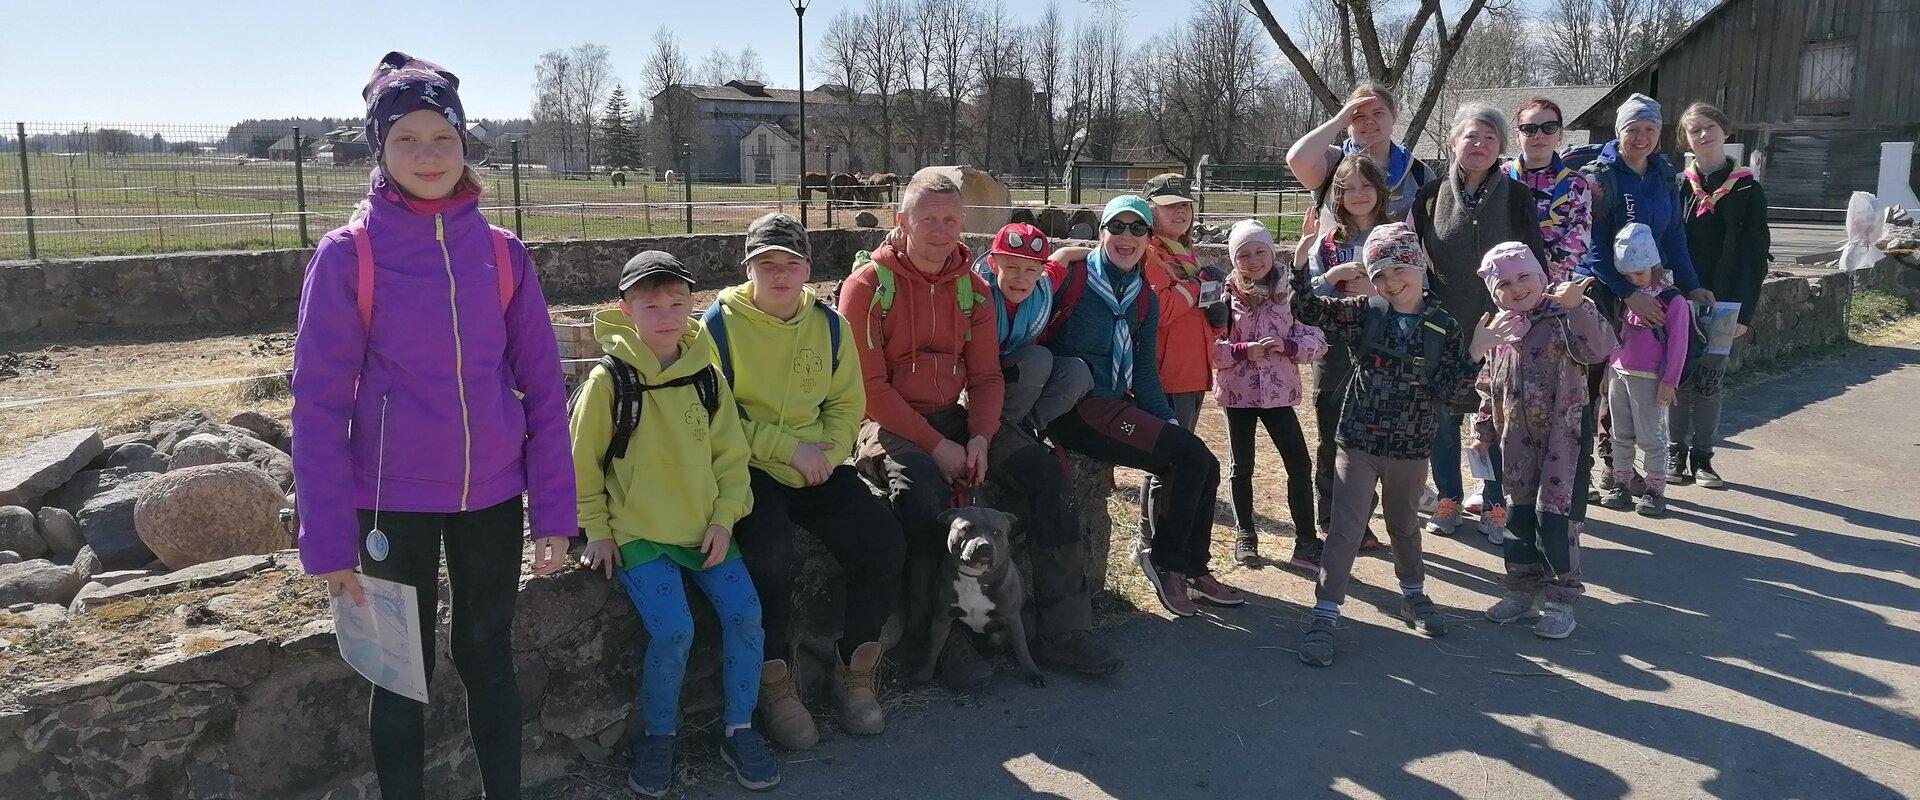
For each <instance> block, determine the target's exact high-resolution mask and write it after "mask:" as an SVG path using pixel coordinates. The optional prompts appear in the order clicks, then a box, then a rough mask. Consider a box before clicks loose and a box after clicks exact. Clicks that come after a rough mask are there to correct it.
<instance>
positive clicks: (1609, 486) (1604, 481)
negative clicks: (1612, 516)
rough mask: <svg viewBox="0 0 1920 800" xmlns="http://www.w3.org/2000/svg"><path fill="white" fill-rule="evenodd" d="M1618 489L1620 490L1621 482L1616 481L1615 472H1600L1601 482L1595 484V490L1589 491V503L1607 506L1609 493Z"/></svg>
mask: <svg viewBox="0 0 1920 800" xmlns="http://www.w3.org/2000/svg"><path fill="white" fill-rule="evenodd" d="M1618 488H1620V482H1619V481H1617V480H1614V477H1613V472H1612V471H1611V470H1602V471H1601V472H1600V481H1599V482H1598V483H1596V484H1594V486H1593V488H1591V489H1588V490H1587V502H1589V503H1592V504H1594V505H1605V504H1606V498H1607V493H1608V492H1611V491H1613V490H1615V489H1618ZM1610 507H1611V506H1609V508H1610Z"/></svg>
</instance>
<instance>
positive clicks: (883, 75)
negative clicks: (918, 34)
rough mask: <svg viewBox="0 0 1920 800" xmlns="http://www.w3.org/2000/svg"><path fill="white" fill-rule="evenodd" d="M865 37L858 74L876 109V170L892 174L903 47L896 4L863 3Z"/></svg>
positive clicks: (894, 0)
mask: <svg viewBox="0 0 1920 800" xmlns="http://www.w3.org/2000/svg"><path fill="white" fill-rule="evenodd" d="M865 16H866V23H867V25H866V33H867V38H868V41H867V43H866V46H865V47H862V48H860V60H859V63H860V71H861V73H862V74H864V75H865V76H866V81H867V85H868V86H869V87H871V88H872V89H873V94H874V101H875V103H876V104H877V105H878V106H879V109H880V166H879V167H878V168H877V171H880V172H892V171H893V113H894V105H895V101H896V100H897V99H898V98H897V97H896V95H895V93H896V92H898V91H899V89H900V83H901V79H902V75H901V74H902V73H904V72H905V71H906V68H905V66H904V65H903V64H902V63H901V53H902V52H903V51H904V50H905V46H904V45H905V43H906V33H907V31H906V27H907V26H906V24H905V23H906V12H905V10H903V9H902V8H901V6H900V0H867V10H866V14H865Z"/></svg>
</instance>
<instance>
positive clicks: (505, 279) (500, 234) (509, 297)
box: [487, 225, 513, 311]
mask: <svg viewBox="0 0 1920 800" xmlns="http://www.w3.org/2000/svg"><path fill="white" fill-rule="evenodd" d="M487 229H488V230H489V231H491V232H492V233H493V263H494V270H493V272H494V275H495V276H496V277H498V278H499V279H500V310H501V311H506V310H507V306H508V305H509V304H511V303H512V302H513V250H512V249H511V248H509V247H507V231H506V229H505V228H502V227H500V226H498V225H488V226H487Z"/></svg>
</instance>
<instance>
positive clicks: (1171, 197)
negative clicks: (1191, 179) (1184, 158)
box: [1140, 172, 1193, 206]
mask: <svg viewBox="0 0 1920 800" xmlns="http://www.w3.org/2000/svg"><path fill="white" fill-rule="evenodd" d="M1140 196H1141V197H1144V198H1147V202H1149V203H1152V204H1154V205H1156V206H1170V205H1173V204H1175V203H1191V202H1193V186H1192V184H1189V183H1188V182H1187V176H1185V175H1182V174H1180V173H1178V172H1168V173H1163V174H1160V175H1155V176H1153V177H1152V178H1148V179H1147V185H1146V187H1145V188H1143V189H1141V190H1140Z"/></svg>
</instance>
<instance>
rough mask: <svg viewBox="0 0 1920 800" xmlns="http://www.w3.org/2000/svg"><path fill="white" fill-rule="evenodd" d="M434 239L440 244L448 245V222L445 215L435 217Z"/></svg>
mask: <svg viewBox="0 0 1920 800" xmlns="http://www.w3.org/2000/svg"><path fill="white" fill-rule="evenodd" d="M433 238H434V241H437V242H440V243H442V244H445V243H446V241H447V220H446V217H445V215H442V214H435V215H433Z"/></svg>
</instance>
